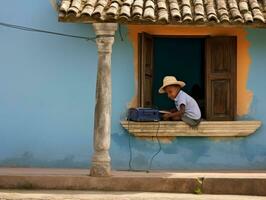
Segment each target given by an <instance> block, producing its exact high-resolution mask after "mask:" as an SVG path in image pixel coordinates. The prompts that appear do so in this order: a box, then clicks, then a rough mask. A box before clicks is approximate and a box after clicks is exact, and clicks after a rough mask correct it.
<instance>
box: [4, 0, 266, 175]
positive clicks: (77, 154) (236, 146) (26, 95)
mask: <svg viewBox="0 0 266 200" xmlns="http://www.w3.org/2000/svg"><path fill="white" fill-rule="evenodd" d="M14 5H16V6H14ZM11 13H12V15H11ZM0 21H2V22H8V23H13V24H19V25H25V26H31V27H35V28H40V29H47V30H51V31H57V32H63V33H68V34H74V35H81V36H94V33H93V31H92V28H91V26H88V25H77V24H62V23H58V22H57V15H56V13H55V12H54V11H53V10H52V8H51V7H50V5H49V2H48V0H47V1H35V0H28V1H20V0H14V1H12V3H11V2H9V1H4V2H2V4H1V8H0ZM121 31H122V35H123V37H124V41H121V40H120V37H119V35H118V34H117V35H116V42H115V44H114V48H113V57H112V76H113V118H112V121H113V123H112V145H111V157H112V165H113V168H116V169H128V162H129V156H130V154H129V135H128V134H127V133H126V132H125V131H124V130H123V129H122V128H121V126H120V125H119V121H120V119H123V118H124V117H125V111H126V107H127V103H128V102H129V101H130V100H131V98H132V97H133V95H134V71H133V68H134V67H133V47H132V44H131V42H130V41H129V40H128V38H127V29H126V27H122V29H121ZM248 32H249V35H248V39H249V40H250V44H251V46H250V54H251V58H252V63H251V66H250V74H249V81H248V88H249V89H251V90H252V91H253V92H254V100H253V103H252V107H251V111H250V113H249V114H248V115H247V116H245V117H243V118H245V119H259V120H262V122H263V123H266V116H265V113H266V105H265V99H266V93H265V92H264V90H263V89H264V88H265V86H266V83H265V82H264V79H265V78H264V75H265V74H266V73H265V72H266V68H265V66H264V63H266V56H265V52H266V38H265V35H266V30H263V29H250V30H248ZM0 36H1V37H0V44H1V46H0V58H1V60H0V166H29V167H82V168H87V167H89V165H90V158H91V155H92V136H93V111H94V104H95V100H94V99H95V82H96V69H97V68H96V67H97V63H96V62H97V59H96V58H97V54H96V53H97V49H96V45H95V43H93V42H90V41H85V40H81V39H74V38H64V37H57V36H50V35H46V34H41V33H32V32H23V31H19V30H13V29H8V28H4V27H0ZM265 141H266V130H265V128H264V126H262V127H261V129H260V130H259V131H258V132H257V133H256V134H254V135H252V136H249V137H246V138H240V139H234V138H229V139H222V140H213V139H208V138H182V137H181V138H176V139H175V140H174V141H173V142H172V143H170V144H163V145H162V151H161V152H160V153H159V155H158V156H156V157H155V159H154V162H153V165H152V167H153V168H156V169H206V170H207V169H265V166H266V142H265ZM131 147H132V163H131V164H132V167H133V168H134V169H146V168H147V167H148V164H149V160H150V158H151V156H152V155H153V154H154V153H155V152H156V151H157V150H158V144H157V143H156V142H151V141H145V140H140V139H137V138H133V137H132V138H131Z"/></svg>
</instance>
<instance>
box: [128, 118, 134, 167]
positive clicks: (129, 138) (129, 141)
mask: <svg viewBox="0 0 266 200" xmlns="http://www.w3.org/2000/svg"><path fill="white" fill-rule="evenodd" d="M127 120H128V119H127ZM129 123H130V122H129V120H128V126H127V127H128V130H129ZM128 147H129V161H128V167H129V171H133V168H132V165H131V162H132V146H131V133H129V134H128Z"/></svg>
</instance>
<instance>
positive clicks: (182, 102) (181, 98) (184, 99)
mask: <svg viewBox="0 0 266 200" xmlns="http://www.w3.org/2000/svg"><path fill="white" fill-rule="evenodd" d="M178 104H179V106H181V105H182V104H184V105H185V106H186V105H187V101H186V96H185V95H181V96H180V98H179V100H178Z"/></svg>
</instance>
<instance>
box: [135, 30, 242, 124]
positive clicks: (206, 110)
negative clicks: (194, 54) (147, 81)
mask: <svg viewBox="0 0 266 200" xmlns="http://www.w3.org/2000/svg"><path fill="white" fill-rule="evenodd" d="M140 34H143V33H139V36H138V39H139V38H140ZM144 34H147V33H144ZM148 35H149V36H151V37H153V38H156V37H157V38H158V37H160V38H199V39H203V40H204V48H203V57H204V58H203V60H204V63H203V68H204V71H205V72H204V80H203V81H204V94H205V95H204V113H206V116H205V117H206V119H207V120H217V121H234V120H236V115H237V114H236V107H237V104H236V103H237V99H236V96H237V95H236V93H237V36H235V35H234V36H226V35H219V36H216V35H215V36H210V35H152V34H148ZM215 37H217V38H218V37H228V38H229V37H233V38H235V45H236V49H235V59H236V62H235V66H234V76H235V77H234V78H233V79H232V80H233V83H231V85H232V86H231V87H233V88H230V95H232V96H230V98H232V99H230V102H228V103H230V106H231V107H232V108H231V109H233V110H232V111H231V110H230V114H231V115H232V116H231V117H230V118H228V119H217V118H211V117H209V113H210V111H209V109H210V105H209V104H210V102H211V101H210V98H209V97H208V96H207V95H208V94H207V90H209V89H208V88H206V87H207V81H209V80H208V74H207V64H206V62H207V61H206V60H207V59H208V58H207V54H206V49H207V47H206V46H207V44H206V41H207V39H208V38H215ZM142 45H143V43H141V41H140V39H139V42H138V50H139V51H138V61H139V62H138V70H139V76H138V84H139V85H138V97H139V98H138V99H139V101H138V106H139V107H145V105H144V104H143V100H142V99H143V98H144V97H143V95H144V93H143V90H144V89H143V88H144V87H145V86H144V85H143V80H142V79H143V75H142V74H141V72H142V73H143V67H142V65H143V62H142V58H141V56H142V55H141V54H143V52H141V49H143V47H142ZM153 49H154V45H153ZM142 57H143V56H142ZM153 60H154V58H153ZM152 87H153V86H151V88H152ZM231 90H233V92H231ZM151 101H152V99H151ZM231 101H232V102H231ZM207 115H208V116H207Z"/></svg>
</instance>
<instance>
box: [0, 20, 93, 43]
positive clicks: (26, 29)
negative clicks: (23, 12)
mask: <svg viewBox="0 0 266 200" xmlns="http://www.w3.org/2000/svg"><path fill="white" fill-rule="evenodd" d="M0 26H4V27H8V28H13V29H18V30H22V31H29V32H38V33H45V34H50V35H57V36H63V37H71V38H77V39H84V40H87V41H93V42H95V39H96V37H84V36H77V35H71V34H65V33H58V32H53V31H47V30H41V29H36V28H32V27H26V26H19V25H16V24H9V23H4V22H0Z"/></svg>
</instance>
